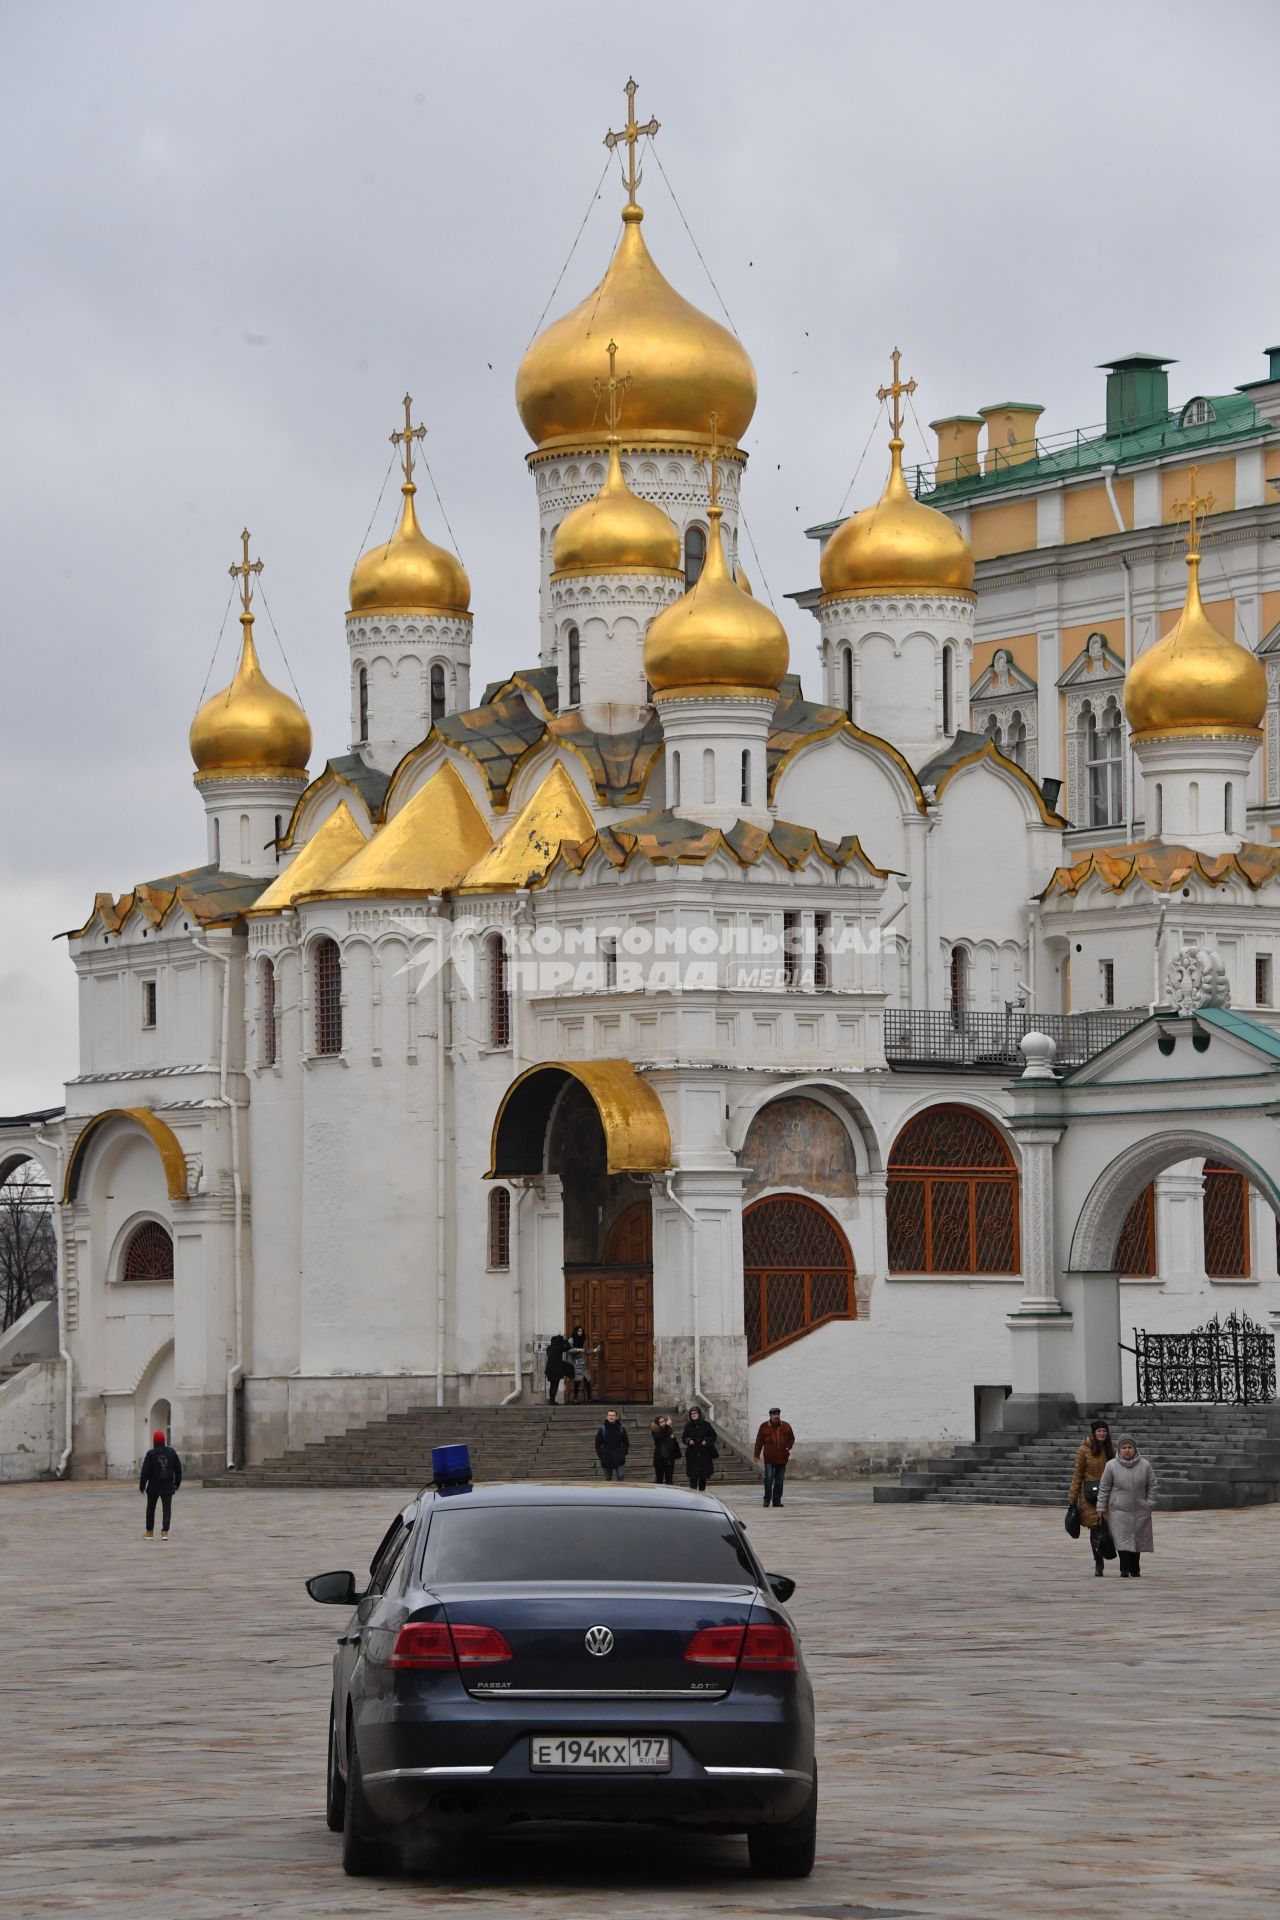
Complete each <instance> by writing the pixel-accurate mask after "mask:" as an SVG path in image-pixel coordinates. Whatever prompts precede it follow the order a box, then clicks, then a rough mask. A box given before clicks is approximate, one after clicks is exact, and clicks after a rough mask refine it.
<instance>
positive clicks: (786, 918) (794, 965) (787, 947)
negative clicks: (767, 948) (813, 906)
mask: <svg viewBox="0 0 1280 1920" xmlns="http://www.w3.org/2000/svg"><path fill="white" fill-rule="evenodd" d="M803 959H804V955H803V953H802V952H801V930H800V915H799V914H798V913H784V914H783V916H782V984H783V986H784V987H798V986H799V984H800V968H801V963H802V961H803Z"/></svg>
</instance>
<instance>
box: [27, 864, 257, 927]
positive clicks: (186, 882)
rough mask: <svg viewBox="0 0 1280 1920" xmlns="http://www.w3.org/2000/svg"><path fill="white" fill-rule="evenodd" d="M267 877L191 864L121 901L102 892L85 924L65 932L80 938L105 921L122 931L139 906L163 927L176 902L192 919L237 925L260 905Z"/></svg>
mask: <svg viewBox="0 0 1280 1920" xmlns="http://www.w3.org/2000/svg"><path fill="white" fill-rule="evenodd" d="M266 885H267V882H266V881H265V880H251V879H249V878H248V876H247V875H245V874H241V873H223V872H222V871H221V870H220V869H219V868H218V867H189V868H187V870H186V871H185V872H183V873H169V874H165V875H164V876H163V878H161V879H159V880H140V881H139V882H138V884H137V886H136V887H134V888H133V889H132V891H131V892H129V893H122V894H121V895H120V896H119V898H118V899H117V898H116V897H115V896H114V895H113V894H110V893H96V894H95V895H94V897H93V912H92V913H91V914H90V915H89V918H88V919H87V920H86V921H85V923H84V925H83V926H82V927H69V928H68V929H67V933H66V935H65V936H62V935H60V936H59V937H60V938H63V937H65V938H68V939H72V940H78V939H79V938H80V937H81V935H83V934H85V933H87V932H88V931H89V928H90V927H91V926H92V925H93V922H94V919H95V917H96V918H98V919H99V920H101V922H102V925H103V926H104V927H105V928H106V929H107V931H108V933H118V932H119V931H120V928H121V927H122V926H123V925H124V923H125V921H126V920H127V919H128V918H129V915H130V914H131V913H132V912H133V910H134V908H135V907H136V908H137V909H138V911H139V912H140V913H141V914H142V915H143V916H144V917H145V918H146V919H147V920H149V921H150V922H151V924H152V926H153V927H158V926H159V925H160V923H161V922H162V921H163V920H164V919H165V917H166V916H167V915H168V913H169V912H170V911H171V910H172V909H173V908H174V907H175V906H176V907H177V908H178V909H179V911H180V912H182V913H183V914H185V915H186V917H187V918H188V919H189V920H194V921H195V922H196V923H197V924H198V925H199V926H202V927H222V926H231V925H234V923H235V922H236V921H237V920H239V919H240V918H241V917H242V916H243V914H244V913H245V912H246V911H247V910H248V909H249V908H250V907H251V906H252V905H253V904H254V902H255V901H256V900H257V899H258V897H259V895H260V894H261V893H262V891H263V889H264V888H265V887H266Z"/></svg>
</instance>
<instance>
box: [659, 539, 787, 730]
mask: <svg viewBox="0 0 1280 1920" xmlns="http://www.w3.org/2000/svg"><path fill="white" fill-rule="evenodd" d="M722 513H723V509H722V508H721V507H719V506H713V507H712V508H711V510H710V512H709V514H708V518H709V520H710V522H711V535H710V538H709V540H708V542H707V558H706V561H705V563H704V565H703V569H702V572H701V573H700V574H699V575H698V578H697V580H696V581H695V582H694V584H693V586H692V587H690V589H689V591H688V593H686V594H685V595H684V596H683V597H682V598H681V599H679V600H676V601H675V602H673V604H672V605H671V606H669V607H664V608H663V610H662V612H661V613H659V614H656V615H655V616H654V618H653V619H652V620H651V621H650V623H649V631H648V633H647V634H646V636H645V643H644V671H645V677H646V679H647V680H648V682H649V685H650V686H651V687H652V688H653V691H654V693H655V694H658V695H661V694H664V693H676V692H680V693H693V692H695V691H701V690H703V689H706V690H707V691H709V692H715V691H716V690H717V689H722V690H726V691H727V690H729V689H731V688H732V689H739V688H742V689H746V690H748V691H751V692H756V691H770V692H776V691H777V689H778V687H779V686H780V685H781V683H782V676H783V675H784V674H785V672H786V671H787V665H788V662H789V659H790V649H789V647H788V645H787V634H786V628H785V627H784V626H783V624H782V622H781V620H779V619H778V617H777V615H776V614H775V613H771V612H770V611H769V609H768V607H764V606H761V604H760V602H759V601H758V600H756V599H754V598H753V597H752V595H751V594H750V593H749V592H744V590H743V589H742V587H740V586H739V585H738V583H737V582H736V581H735V580H734V579H733V577H732V575H731V574H730V572H729V567H728V563H727V562H726V560H725V555H724V541H723V539H722V537H721V533H720V520H721V517H722Z"/></svg>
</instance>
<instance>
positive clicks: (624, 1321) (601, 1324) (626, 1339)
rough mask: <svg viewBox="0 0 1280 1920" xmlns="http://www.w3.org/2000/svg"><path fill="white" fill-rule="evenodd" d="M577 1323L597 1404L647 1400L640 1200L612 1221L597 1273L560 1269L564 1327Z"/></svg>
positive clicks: (643, 1205) (649, 1236) (648, 1309)
mask: <svg viewBox="0 0 1280 1920" xmlns="http://www.w3.org/2000/svg"><path fill="white" fill-rule="evenodd" d="M579 1321H581V1323H582V1325H583V1326H584V1327H585V1328H586V1329H587V1341H588V1345H589V1346H590V1347H592V1348H597V1347H598V1348H599V1349H600V1351H599V1352H598V1353H593V1354H592V1363H591V1367H590V1372H591V1378H592V1391H593V1392H594V1394H595V1397H596V1399H597V1400H601V1401H606V1400H623V1401H638V1402H641V1403H644V1404H647V1403H648V1402H649V1401H650V1400H651V1399H652V1397H653V1214H652V1209H651V1207H650V1204H649V1197H648V1195H647V1194H646V1195H645V1197H644V1199H643V1200H636V1201H633V1202H632V1203H631V1205H630V1206H628V1207H626V1208H625V1209H624V1211H623V1212H622V1213H620V1214H619V1215H618V1217H617V1219H616V1220H615V1221H614V1224H613V1226H612V1228H611V1229H610V1232H609V1235H608V1237H607V1239H606V1241H605V1246H604V1259H603V1261H602V1263H601V1264H600V1265H599V1266H598V1267H589V1266H582V1267H579V1266H573V1265H570V1263H569V1262H568V1261H567V1260H566V1262H565V1269H564V1323H565V1326H566V1327H573V1326H576V1325H577V1324H578V1322H579Z"/></svg>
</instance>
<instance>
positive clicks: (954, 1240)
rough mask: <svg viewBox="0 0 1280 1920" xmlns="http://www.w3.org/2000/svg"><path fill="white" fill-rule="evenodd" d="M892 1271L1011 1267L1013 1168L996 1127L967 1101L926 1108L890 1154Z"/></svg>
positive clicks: (1014, 1248)
mask: <svg viewBox="0 0 1280 1920" xmlns="http://www.w3.org/2000/svg"><path fill="white" fill-rule="evenodd" d="M885 1204H886V1211H887V1215H888V1229H889V1267H890V1271H891V1272H893V1273H1016V1272H1017V1271H1018V1258H1019V1253H1018V1244H1019V1243H1018V1173H1017V1168H1016V1167H1015V1166H1014V1164H1013V1156H1012V1155H1011V1153H1010V1152H1009V1149H1008V1147H1007V1146H1006V1145H1005V1142H1004V1140H1003V1139H1002V1138H1001V1136H1000V1134H999V1132H998V1131H997V1129H996V1128H995V1127H994V1126H993V1125H992V1123H991V1122H990V1121H989V1120H988V1119H987V1118H986V1117H985V1115H983V1114H980V1113H975V1112H974V1110H973V1109H972V1108H971V1107H930V1108H929V1110H928V1111H927V1112H926V1113H922V1114H919V1115H917V1117H916V1118H915V1119H914V1120H910V1121H908V1123H907V1125H906V1126H905V1127H904V1128H903V1129H902V1132H901V1133H900V1134H899V1135H898V1138H897V1139H896V1140H895V1142H894V1145H893V1151H892V1153H891V1154H890V1156H889V1187H888V1194H887V1196H886V1203H885Z"/></svg>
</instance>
